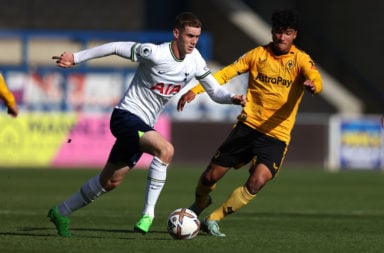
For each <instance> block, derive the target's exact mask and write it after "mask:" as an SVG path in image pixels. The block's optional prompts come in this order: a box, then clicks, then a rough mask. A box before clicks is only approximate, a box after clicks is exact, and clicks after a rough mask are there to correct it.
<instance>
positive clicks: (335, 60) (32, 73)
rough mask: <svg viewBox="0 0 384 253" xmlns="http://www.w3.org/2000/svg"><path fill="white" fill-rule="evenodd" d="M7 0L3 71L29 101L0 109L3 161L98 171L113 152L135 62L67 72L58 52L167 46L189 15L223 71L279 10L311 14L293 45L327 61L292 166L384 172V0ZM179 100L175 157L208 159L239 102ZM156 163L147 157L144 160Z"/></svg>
mask: <svg viewBox="0 0 384 253" xmlns="http://www.w3.org/2000/svg"><path fill="white" fill-rule="evenodd" d="M0 2H1V4H2V8H1V9H0V52H1V56H0V71H1V72H2V73H3V75H4V77H5V79H6V81H7V84H8V86H9V88H10V89H11V90H12V92H13V93H14V94H15V96H16V98H17V101H18V104H19V106H20V117H19V118H17V119H10V118H9V117H8V116H7V115H5V113H3V114H1V115H0V125H1V129H0V149H1V153H0V166H2V167H42V168H52V167H90V168H98V167H101V166H103V164H104V162H105V159H106V157H107V156H108V152H109V149H110V147H111V145H112V144H113V138H112V136H111V135H110V133H109V130H108V124H109V114H110V112H111V110H112V108H113V106H114V105H115V104H116V103H117V102H118V101H119V99H120V97H121V96H122V94H123V92H124V90H125V89H126V87H127V85H129V81H130V80H131V78H132V75H133V73H134V71H135V68H136V65H135V64H133V63H130V62H128V61H126V60H123V59H121V58H117V57H108V58H103V59H98V60H95V61H92V62H89V63H87V64H82V65H80V66H77V67H75V68H73V69H70V70H63V69H59V68H57V67H56V66H55V63H54V61H53V60H51V57H52V56H53V55H59V54H61V53H62V52H64V51H79V50H81V49H84V48H88V47H92V46H96V45H99V44H101V43H105V42H108V41H119V40H124V41H127V40H128V41H138V42H154V43H160V42H165V41H170V40H171V39H172V25H173V21H174V17H175V16H176V15H177V14H178V13H180V12H182V11H192V12H194V13H195V14H196V15H197V16H199V17H200V19H201V20H202V21H203V25H204V27H203V35H202V36H201V39H200V40H199V45H198V49H199V50H200V52H201V53H202V55H203V56H204V57H205V59H206V60H207V62H208V64H209V66H210V67H211V68H212V69H213V70H216V69H218V68H220V67H222V66H224V65H227V64H229V63H231V62H233V61H235V60H236V59H237V58H238V57H239V56H241V55H242V54H243V53H245V52H247V51H248V50H251V49H253V48H254V47H256V46H258V45H263V44H266V43H268V42H269V41H270V39H271V38H270V37H271V34H270V16H271V14H272V12H273V11H275V10H279V9H287V8H292V9H296V10H298V11H299V12H300V13H301V15H302V28H301V30H300V31H299V36H298V38H297V40H296V45H297V46H298V47H299V48H300V49H302V50H304V51H306V52H307V53H308V54H310V55H311V57H312V58H313V60H314V61H315V62H316V63H317V65H318V66H319V69H320V71H321V73H322V76H323V81H324V84H323V85H324V92H323V93H322V94H321V95H320V96H309V94H306V95H305V96H304V99H303V102H302V105H301V107H300V110H299V115H298V118H297V125H296V127H295V129H294V131H293V133H292V135H293V136H292V142H291V145H290V148H289V152H288V155H287V159H286V164H287V165H294V166H304V167H308V168H321V169H322V168H326V169H336V170H337V169H382V168H384V158H383V157H384V144H383V143H384V137H383V136H384V133H383V129H382V128H381V127H380V122H379V119H380V116H381V115H382V114H383V113H384V86H383V84H382V73H381V67H382V64H381V56H382V55H383V53H382V52H381V46H382V45H383V44H384V35H383V33H382V32H381V30H382V28H383V26H384V18H383V15H382V13H384V1H382V0H370V1H368V2H364V3H363V2H361V1H358V0H348V1H347V0H332V1H331V0H324V1H317V2H313V1H303V0H291V1H290V0H275V1H268V0H243V1H241V0H204V1H202V0H193V1H192V0H186V1H180V0H162V1H160V0H130V1H124V0H109V1H107V2H106V1H101V0H93V1H89V0H83V1H75V0H67V1H49V0H1V1H0ZM246 80H247V77H246V76H245V75H244V76H240V77H238V78H235V79H234V80H233V81H231V82H230V84H228V85H227V88H228V89H230V90H233V91H236V92H243V91H244V90H245V89H246V84H247V83H246ZM195 83H196V82H192V83H191V84H190V87H192V86H193V85H194V84H195ZM185 91H186V90H185ZM182 93H184V92H182ZM177 100H178V97H176V98H174V99H173V101H172V102H171V103H170V104H169V105H168V106H167V109H166V111H165V112H164V114H163V115H162V118H161V120H160V122H159V125H158V126H157V127H158V130H159V131H160V132H161V133H162V134H164V135H165V136H166V137H167V138H169V139H170V140H171V141H172V143H173V144H174V145H175V148H176V154H175V158H174V162H175V163H178V164H190V163H193V164H206V163H207V162H208V161H209V159H210V157H211V155H212V154H214V152H215V149H216V148H217V147H218V145H219V144H220V143H221V142H222V141H223V139H224V138H225V137H226V135H227V134H228V132H229V131H230V129H231V126H232V125H233V123H235V122H236V116H237V114H238V113H239V112H240V108H238V107H236V106H230V105H228V106H223V105H218V104H215V103H213V102H211V101H210V100H209V98H208V97H207V96H206V95H200V96H198V98H197V99H196V101H195V102H194V103H192V104H189V105H187V106H188V107H187V108H186V110H185V111H184V112H182V113H180V112H177V111H176V110H175V106H176V104H177ZM213 133H214V134H213ZM149 160H150V157H143V159H142V163H141V164H139V166H142V167H145V166H146V164H147V163H148V161H149Z"/></svg>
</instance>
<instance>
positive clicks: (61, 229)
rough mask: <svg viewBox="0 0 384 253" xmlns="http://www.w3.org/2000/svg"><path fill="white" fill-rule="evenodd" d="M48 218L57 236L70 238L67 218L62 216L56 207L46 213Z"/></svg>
mask: <svg viewBox="0 0 384 253" xmlns="http://www.w3.org/2000/svg"><path fill="white" fill-rule="evenodd" d="M48 218H49V219H50V221H51V222H52V223H53V224H55V226H56V229H57V234H58V235H60V236H63V237H71V236H72V234H71V231H69V222H70V220H69V218H68V217H65V216H62V215H61V214H60V213H59V210H58V209H57V206H55V207H53V208H51V209H50V210H49V211H48Z"/></svg>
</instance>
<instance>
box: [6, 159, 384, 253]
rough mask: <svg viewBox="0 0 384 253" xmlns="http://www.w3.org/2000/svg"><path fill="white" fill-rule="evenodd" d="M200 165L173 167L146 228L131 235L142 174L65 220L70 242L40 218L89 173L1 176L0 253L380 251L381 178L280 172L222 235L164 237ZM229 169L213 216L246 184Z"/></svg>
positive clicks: (383, 231)
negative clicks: (147, 230) (68, 221)
mask: <svg viewBox="0 0 384 253" xmlns="http://www.w3.org/2000/svg"><path fill="white" fill-rule="evenodd" d="M202 169H203V168H182V167H181V166H179V167H178V166H172V167H171V168H170V169H169V171H168V180H167V184H166V186H165V188H164V190H163V193H162V195H161V197H160V200H159V203H158V206H157V209H156V214H157V217H156V219H155V221H154V224H153V226H152V230H151V232H150V233H148V234H147V235H145V236H143V235H141V234H136V233H133V232H132V228H133V225H134V223H135V222H136V220H137V219H138V218H139V217H140V213H141V210H142V207H143V199H144V190H145V180H146V179H145V178H146V171H145V170H138V169H137V170H133V171H131V172H130V173H129V174H128V175H127V177H126V179H125V181H124V183H123V184H122V185H121V186H120V187H119V188H118V189H116V190H114V191H113V192H111V193H109V194H106V195H104V196H103V197H102V198H100V199H98V200H97V201H95V202H94V203H93V204H91V205H90V206H88V207H86V208H83V209H82V210H79V211H77V212H75V213H73V215H72V216H71V228H72V232H73V234H74V236H73V237H71V238H61V237H58V236H57V235H56V231H55V229H54V227H53V225H52V224H51V223H50V222H48V218H47V217H46V214H47V211H48V209H49V208H50V207H52V206H53V205H56V204H57V203H60V202H61V201H63V200H64V199H66V198H67V197H69V196H70V195H71V194H73V193H74V192H75V191H77V190H78V189H79V187H80V186H81V185H82V184H83V182H85V181H86V180H87V179H88V178H90V177H91V176H94V175H96V173H98V171H97V170H84V169H83V170H38V169H0V252H2V253H8V252H17V253H22V252H39V253H42V252H43V253H49V252H55V253H60V252H74V253H82V252H84V253H85V252H87V253H88V252H91V253H97V252H103V253H105V252H156V253H161V252H175V251H177V252H194V253H195V252H199V253H201V252H295V253H296V252H384V240H383V238H384V201H383V195H384V183H383V182H384V174H383V173H382V172H380V171H374V172H372V171H371V172H364V171H349V172H345V171H344V172H340V173H329V172H325V171H323V170H319V169H318V170H303V169H293V168H284V169H283V170H282V171H281V172H280V174H278V176H277V178H276V179H275V180H273V181H271V182H270V183H269V184H268V185H267V186H266V187H265V188H264V189H263V190H262V191H261V192H260V194H259V195H258V196H257V197H256V199H255V200H253V202H251V203H250V204H249V205H248V206H246V207H245V208H243V209H242V210H240V211H239V212H238V213H235V214H232V215H231V216H228V217H227V218H226V219H224V220H223V221H221V222H220V227H221V230H222V231H223V232H224V233H226V234H227V237H226V238H215V237H211V236H207V235H204V234H200V235H198V236H197V237H196V238H194V239H192V240H187V241H177V240H173V239H172V238H171V237H170V236H169V235H168V234H167V232H166V225H165V224H166V219H167V216H168V214H169V213H170V212H171V211H172V210H174V209H176V208H179V207H188V206H189V204H190V203H191V201H192V198H193V191H194V187H195V184H196V180H197V178H198V176H199V174H200V173H201V171H202ZM247 175H248V172H247V170H246V169H241V170H238V171H230V172H229V173H228V174H227V175H226V177H225V178H224V179H223V180H222V181H220V182H219V184H218V187H217V189H216V190H215V191H214V192H213V194H212V197H213V201H214V203H213V205H212V206H211V207H210V208H209V209H208V210H206V211H205V212H204V213H203V214H202V215H203V216H204V215H206V214H208V213H209V211H212V210H213V209H214V208H215V207H217V205H218V204H219V203H221V201H223V200H224V199H225V198H226V197H227V196H228V194H229V193H230V192H231V191H232V189H233V188H234V187H236V186H238V185H240V184H242V183H243V182H244V181H245V178H246V177H247Z"/></svg>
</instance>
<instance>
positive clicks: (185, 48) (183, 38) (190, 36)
mask: <svg viewBox="0 0 384 253" xmlns="http://www.w3.org/2000/svg"><path fill="white" fill-rule="evenodd" d="M173 33H174V37H175V41H176V44H177V50H178V53H179V55H178V56H179V57H180V58H184V56H185V55H186V54H190V53H192V51H193V49H195V47H196V45H197V41H198V40H199V37H200V34H201V28H199V27H192V26H186V27H185V28H184V29H183V30H179V29H174V31H173Z"/></svg>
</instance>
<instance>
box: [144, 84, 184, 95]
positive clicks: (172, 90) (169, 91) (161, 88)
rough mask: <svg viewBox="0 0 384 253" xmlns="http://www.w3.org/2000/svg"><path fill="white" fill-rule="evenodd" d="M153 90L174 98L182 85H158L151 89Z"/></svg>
mask: <svg viewBox="0 0 384 253" xmlns="http://www.w3.org/2000/svg"><path fill="white" fill-rule="evenodd" d="M151 90H153V91H155V92H156V93H159V94H161V95H164V96H173V95H176V94H177V93H179V92H180V90H181V84H172V83H169V84H165V83H157V84H155V85H153V86H152V87H151Z"/></svg>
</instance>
